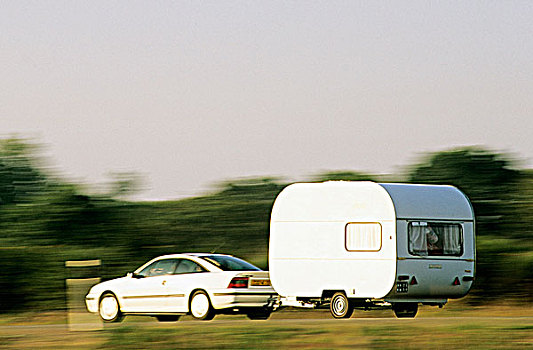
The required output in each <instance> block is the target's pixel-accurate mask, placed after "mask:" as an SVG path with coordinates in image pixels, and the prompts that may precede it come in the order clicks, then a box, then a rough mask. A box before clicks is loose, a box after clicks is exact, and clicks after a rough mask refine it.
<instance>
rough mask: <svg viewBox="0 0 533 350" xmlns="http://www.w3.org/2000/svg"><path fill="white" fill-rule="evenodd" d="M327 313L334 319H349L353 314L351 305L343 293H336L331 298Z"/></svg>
mask: <svg viewBox="0 0 533 350" xmlns="http://www.w3.org/2000/svg"><path fill="white" fill-rule="evenodd" d="M329 311H330V312H331V315H332V316H333V317H334V318H350V317H351V316H352V314H353V305H352V303H351V302H350V300H349V299H348V297H346V294H344V293H343V292H337V293H335V294H333V296H332V297H331V303H330V304H329Z"/></svg>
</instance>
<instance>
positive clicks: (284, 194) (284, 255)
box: [269, 181, 475, 318]
mask: <svg viewBox="0 0 533 350" xmlns="http://www.w3.org/2000/svg"><path fill="white" fill-rule="evenodd" d="M474 267H475V238H474V212H473V210H472V205H471V204H470V201H469V200H468V198H467V197H466V196H465V195H464V194H463V193H462V192H461V191H459V190H458V189H457V188H455V187H452V186H433V185H411V184H381V183H374V182H366V181H365V182H348V181H328V182H323V183H296V184H292V185H290V186H287V187H286V188H285V189H284V190H283V191H281V193H280V194H279V195H278V197H277V198H276V201H275V202H274V206H273V208H272V216H271V222H270V243H269V270H270V279H271V281H272V285H273V287H274V289H275V290H276V292H277V293H279V295H280V296H281V306H301V307H319V306H321V305H327V304H330V310H331V313H332V315H333V316H334V317H335V318H345V317H350V316H351V314H352V313H353V310H354V308H362V309H366V310H368V309H374V308H392V309H393V310H394V312H395V314H396V316H397V317H414V316H415V315H416V313H417V310H418V304H419V303H422V304H427V305H435V306H439V307H442V306H443V305H444V304H446V302H447V301H448V299H449V298H460V297H463V296H465V295H466V294H467V293H468V291H469V290H470V287H471V286H472V282H473V280H474Z"/></svg>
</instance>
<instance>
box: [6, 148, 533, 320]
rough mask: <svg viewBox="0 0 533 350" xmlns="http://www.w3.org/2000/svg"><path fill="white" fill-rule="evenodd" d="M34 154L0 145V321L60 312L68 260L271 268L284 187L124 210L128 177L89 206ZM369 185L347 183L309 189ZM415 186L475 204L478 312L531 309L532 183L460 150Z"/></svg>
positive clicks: (348, 176) (125, 267)
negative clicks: (509, 305)
mask: <svg viewBox="0 0 533 350" xmlns="http://www.w3.org/2000/svg"><path fill="white" fill-rule="evenodd" d="M35 154H36V149H35V148H34V147H33V146H31V145H30V144H29V143H27V141H25V140H20V139H10V140H4V141H1V140H0V198H2V202H0V268H1V270H2V274H0V312H8V311H21V310H26V309H28V308H32V309H35V310H43V309H57V308H60V309H61V308H64V307H65V282H64V279H65V278H66V276H67V272H66V269H65V266H64V262H65V260H80V259H102V261H103V266H102V268H101V274H102V277H103V278H104V279H109V278H112V277H117V276H121V275H124V274H126V273H127V272H129V271H132V270H133V269H135V268H136V267H138V266H140V265H141V264H142V263H144V262H145V261H147V260H148V259H150V258H152V257H155V256H158V255H161V254H168V253H173V252H187V251H208V252H209V251H216V252H219V253H229V254H234V255H237V256H240V257H243V258H245V259H247V260H250V261H251V262H252V263H255V264H257V265H258V266H260V267H262V268H268V262H267V249H268V230H269V220H270V212H271V208H272V205H273V202H274V200H275V198H276V196H277V195H278V193H279V192H280V191H281V190H282V189H283V188H284V187H285V186H286V185H287V184H286V183H283V182H282V181H280V180H279V179H276V178H268V177H267V178H249V179H239V180H233V181H226V182H223V183H220V184H218V185H217V187H216V188H215V190H214V191H213V192H212V193H210V194H206V195H203V196H199V197H196V198H188V199H184V200H179V201H165V202H127V201H122V200H119V199H117V198H120V197H121V196H122V195H125V194H127V191H129V189H130V188H131V189H133V187H134V183H133V182H131V181H130V180H132V178H131V177H130V176H129V175H128V176H126V175H124V176H122V175H121V176H119V177H118V178H117V179H118V180H120V181H118V182H117V187H116V188H115V192H113V194H109V195H108V196H91V195H87V194H86V193H84V192H83V191H82V190H80V187H79V186H77V185H74V184H67V183H64V182H61V181H59V180H57V179H53V178H51V177H50V176H47V175H45V172H44V171H43V170H42V168H41V167H39V166H38V159H37V157H36V156H35ZM375 179H376V178H375V177H373V176H371V175H367V174H362V173H357V172H350V171H342V172H326V173H323V174H318V175H315V176H314V177H313V178H312V181H324V180H375ZM122 180H123V181H122ZM410 180H411V181H413V182H423V183H438V184H446V183H448V184H453V185H456V186H458V187H459V188H461V189H462V190H463V191H464V192H465V193H466V194H467V195H469V197H470V198H471V200H472V202H473V204H474V207H475V211H476V219H477V224H478V225H477V229H478V233H479V235H478V241H477V245H478V253H477V257H478V263H477V268H476V270H477V276H476V282H475V285H474V287H475V288H474V291H473V292H472V293H471V295H472V296H473V297H474V298H473V299H474V300H478V301H486V300H488V298H504V297H512V298H515V299H516V300H530V301H531V300H533V296H532V292H531V291H532V290H533V275H532V271H533V255H532V252H533V245H532V244H531V243H530V238H531V227H533V215H532V214H533V213H532V209H533V172H532V171H528V170H522V171H518V170H514V169H513V168H512V162H511V160H509V159H508V158H507V157H506V156H505V155H501V154H495V153H491V152H488V151H486V150H482V149H475V148H467V149H463V150H455V151H446V152H440V153H436V154H432V155H429V156H428V158H427V159H426V160H425V161H424V162H423V163H421V164H419V165H417V166H416V167H413V168H412V172H411V175H410ZM112 197H114V198H112ZM510 286H512V288H511V287H510Z"/></svg>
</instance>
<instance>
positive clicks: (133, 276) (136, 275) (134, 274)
mask: <svg viewBox="0 0 533 350" xmlns="http://www.w3.org/2000/svg"><path fill="white" fill-rule="evenodd" d="M127 276H128V277H131V278H144V275H139V274H138V273H135V272H128V275H127Z"/></svg>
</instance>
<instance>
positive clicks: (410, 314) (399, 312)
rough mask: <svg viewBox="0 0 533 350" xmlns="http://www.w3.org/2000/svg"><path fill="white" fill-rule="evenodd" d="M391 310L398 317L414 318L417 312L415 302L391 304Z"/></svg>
mask: <svg viewBox="0 0 533 350" xmlns="http://www.w3.org/2000/svg"><path fill="white" fill-rule="evenodd" d="M392 310H393V311H394V314H395V315H396V317H398V318H414V317H415V316H416V313H417V312H418V304H417V303H396V304H394V305H392Z"/></svg>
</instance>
